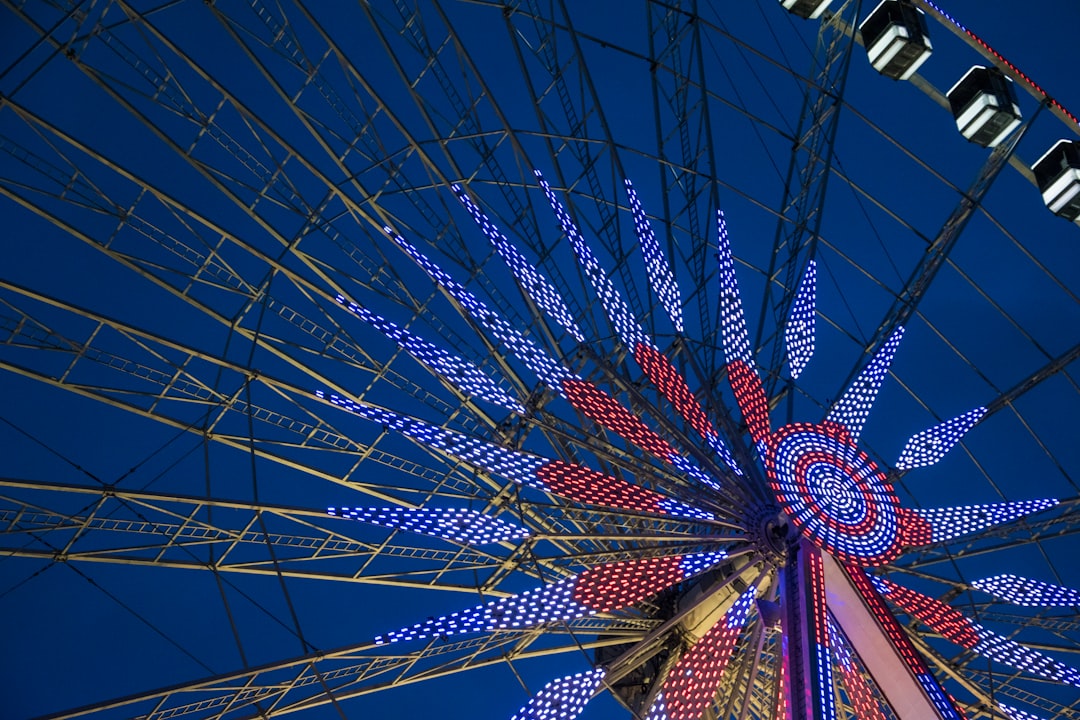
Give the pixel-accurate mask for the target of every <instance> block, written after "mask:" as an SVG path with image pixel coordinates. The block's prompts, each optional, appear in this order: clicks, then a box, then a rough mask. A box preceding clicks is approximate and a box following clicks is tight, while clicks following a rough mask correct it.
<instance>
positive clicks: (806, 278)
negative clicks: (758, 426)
mask: <svg viewBox="0 0 1080 720" xmlns="http://www.w3.org/2000/svg"><path fill="white" fill-rule="evenodd" d="M816 321H817V263H815V262H814V261H813V260H811V261H809V262H808V263H807V264H806V272H805V273H804V274H803V278H802V282H800V283H799V290H798V292H797V293H796V295H795V302H793V303H792V305H791V315H790V316H788V321H787V325H786V326H785V327H784V345H785V346H786V347H787V356H788V367H789V368H790V369H791V378H792V379H795V378H798V377H799V375H800V374H801V373H802V371H803V369H804V368H805V367H806V364H807V363H808V362H810V358H811V357H813V355H814V334H815V325H816Z"/></svg>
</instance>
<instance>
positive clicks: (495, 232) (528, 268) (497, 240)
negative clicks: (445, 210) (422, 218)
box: [452, 185, 585, 342]
mask: <svg viewBox="0 0 1080 720" xmlns="http://www.w3.org/2000/svg"><path fill="white" fill-rule="evenodd" d="M452 189H453V191H454V193H455V194H456V195H457V197H458V200H460V201H461V204H462V205H464V206H465V209H467V210H468V211H469V214H470V215H472V218H473V220H474V221H475V222H476V224H477V225H478V226H479V227H480V230H481V232H483V233H484V235H485V236H486V237H487V239H488V240H489V241H490V242H491V244H492V245H493V246H494V247H495V250H496V251H498V253H499V256H500V257H502V259H503V262H505V263H506V265H507V267H509V268H510V272H512V273H513V274H514V277H515V278H517V281H518V282H519V283H521V287H522V288H524V290H525V292H527V293H528V294H529V297H531V298H532V299H533V302H535V303H536V304H537V305H538V306H540V307H541V308H543V310H544V312H546V313H547V314H548V315H550V316H551V317H552V318H553V319H554V320H555V321H556V322H557V323H559V325H561V326H562V327H563V328H565V329H566V331H567V332H568V333H570V334H571V335H572V336H573V337H574V339H575V340H577V341H578V342H585V336H584V335H583V334H582V332H581V328H579V327H578V324H577V322H576V321H575V320H574V316H573V315H571V314H570V310H569V309H568V308H567V307H566V300H565V299H564V298H563V296H562V295H560V294H559V292H558V291H557V290H556V289H555V288H554V287H552V285H551V283H550V282H548V279H547V278H546V277H544V275H543V274H542V273H541V272H540V271H539V270H537V269H536V267H535V266H534V265H533V264H532V263H530V262H529V261H528V260H526V259H525V256H524V255H522V254H521V251H520V250H518V249H517V247H516V246H515V245H514V244H513V243H511V242H510V241H509V240H507V239H506V236H505V235H504V234H503V233H502V232H501V231H500V230H499V228H498V227H497V226H496V225H495V224H494V223H492V222H491V221H490V220H489V219H488V216H487V215H485V214H484V212H483V211H482V210H481V209H480V207H479V206H478V205H477V204H476V203H475V202H473V201H472V198H470V197H469V196H468V195H467V194H465V190H464V189H462V187H461V186H460V185H454V186H453V187H452Z"/></svg>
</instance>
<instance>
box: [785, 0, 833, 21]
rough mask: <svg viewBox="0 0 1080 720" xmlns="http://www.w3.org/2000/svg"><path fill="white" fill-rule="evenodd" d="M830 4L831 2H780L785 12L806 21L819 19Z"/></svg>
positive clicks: (801, 0)
mask: <svg viewBox="0 0 1080 720" xmlns="http://www.w3.org/2000/svg"><path fill="white" fill-rule="evenodd" d="M831 2H832V0H780V4H781V5H782V6H783V7H784V9H785V10H787V11H788V12H791V13H795V14H796V15H798V16H799V17H801V18H806V19H808V20H814V19H816V18H818V17H820V16H821V13H823V12H825V8H827V7H829V3H831Z"/></svg>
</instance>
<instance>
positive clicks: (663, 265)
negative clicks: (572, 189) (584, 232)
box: [623, 180, 683, 333]
mask: <svg viewBox="0 0 1080 720" xmlns="http://www.w3.org/2000/svg"><path fill="white" fill-rule="evenodd" d="M623 182H624V183H625V184H626V196H627V197H628V198H629V200H630V212H631V213H632V214H633V216H634V231H635V232H636V233H637V236H638V241H639V242H640V244H641V257H642V259H644V260H645V274H646V275H648V277H649V284H650V285H652V288H653V292H655V293H656V296H657V297H658V298H659V299H660V304H661V305H663V306H664V310H666V311H667V314H668V317H669V318H671V324H672V325H674V326H675V331H676V332H680V333H681V332H683V316H682V297H681V295H680V293H679V284H678V282H677V281H676V280H675V273H674V272H672V269H671V262H670V260H668V257H667V255H666V254H665V253H664V251H663V249H662V248H661V247H660V243H659V242H657V240H656V233H654V232H653V229H652V224H651V223H650V222H649V218H647V217H646V216H645V210H644V209H643V208H642V207H641V201H640V200H639V199H638V196H637V193H636V192H635V191H634V185H633V183H631V182H630V181H629V180H624V181H623Z"/></svg>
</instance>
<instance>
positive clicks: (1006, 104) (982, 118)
mask: <svg viewBox="0 0 1080 720" xmlns="http://www.w3.org/2000/svg"><path fill="white" fill-rule="evenodd" d="M946 95H947V97H948V98H949V105H950V106H951V108H952V113H953V117H954V118H956V127H957V128H959V130H960V134H962V135H963V136H964V137H965V138H967V139H968V140H970V141H971V142H973V143H977V144H979V145H982V146H983V147H995V146H996V145H997V144H998V143H1000V142H1001V141H1002V140H1004V139H1005V137H1006V136H1007V135H1008V134H1009V133H1011V132H1012V131H1013V130H1015V129H1016V128H1017V126H1019V125H1020V118H1021V117H1022V116H1021V114H1020V106H1019V105H1017V104H1016V91H1015V90H1013V86H1012V80H1011V79H1010V78H1008V77H1006V76H1005V75H1004V74H1002V73H1001V71H1000V70H998V69H997V68H985V67H983V66H981V65H975V66H974V67H972V68H971V69H970V70H968V71H967V72H966V73H965V74H964V77H962V78H960V80H959V81H958V82H957V83H956V84H955V85H953V86H952V88H950V89H949V92H948V93H946Z"/></svg>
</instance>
